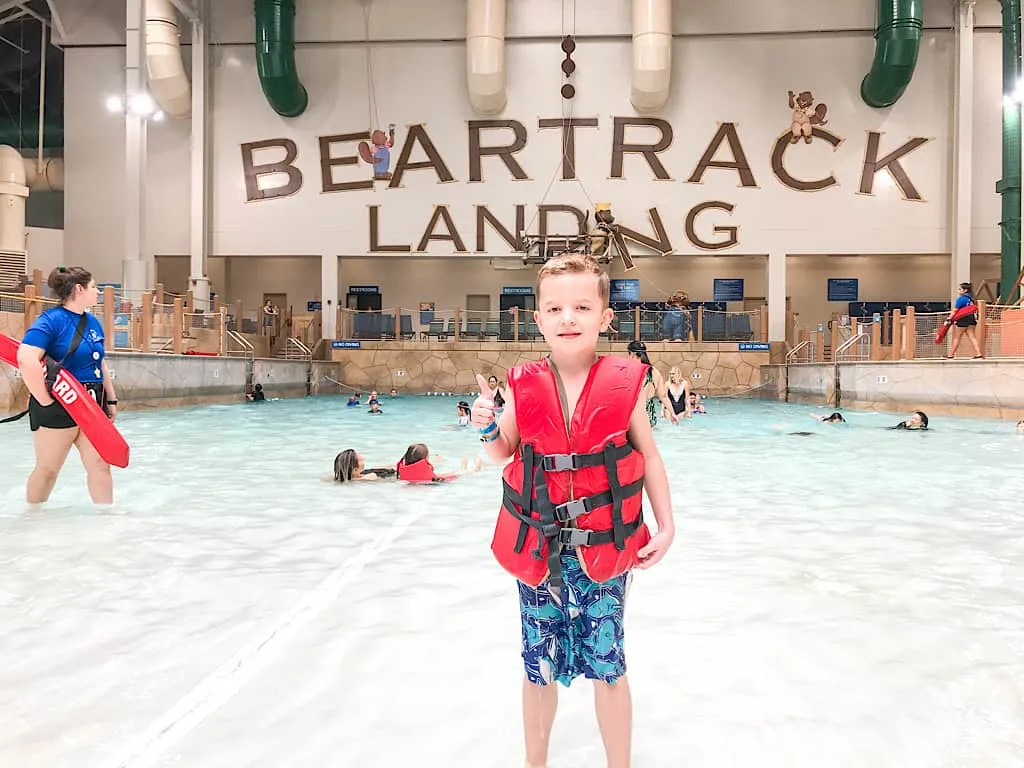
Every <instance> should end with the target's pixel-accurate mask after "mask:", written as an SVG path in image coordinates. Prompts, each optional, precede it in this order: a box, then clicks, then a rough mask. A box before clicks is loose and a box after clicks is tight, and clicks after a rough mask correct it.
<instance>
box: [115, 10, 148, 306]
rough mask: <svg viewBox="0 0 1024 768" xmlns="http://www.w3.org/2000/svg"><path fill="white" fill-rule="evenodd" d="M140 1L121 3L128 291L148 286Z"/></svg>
mask: <svg viewBox="0 0 1024 768" xmlns="http://www.w3.org/2000/svg"><path fill="white" fill-rule="evenodd" d="M144 19H145V16H144V14H143V0H127V2H126V4H125V33H126V34H125V89H124V93H125V110H124V131H125V136H124V138H125V142H124V144H125V190H124V222H125V240H124V245H125V250H124V262H123V264H122V270H121V275H122V285H123V287H124V290H125V291H127V292H129V294H134V293H136V292H139V293H141V292H142V291H144V290H146V289H148V288H149V283H150V274H151V268H150V261H151V259H150V257H149V255H148V254H147V253H146V243H145V237H146V235H145V232H146V228H145V212H146V197H145V189H146V183H145V182H146V115H145V114H144V113H145V112H147V110H144V109H141V108H140V106H139V104H138V100H139V99H143V98H148V96H147V95H146V78H145V74H144V71H143V67H144V66H145V63H146V61H145V60H146V36H145V32H144V30H143V22H144Z"/></svg>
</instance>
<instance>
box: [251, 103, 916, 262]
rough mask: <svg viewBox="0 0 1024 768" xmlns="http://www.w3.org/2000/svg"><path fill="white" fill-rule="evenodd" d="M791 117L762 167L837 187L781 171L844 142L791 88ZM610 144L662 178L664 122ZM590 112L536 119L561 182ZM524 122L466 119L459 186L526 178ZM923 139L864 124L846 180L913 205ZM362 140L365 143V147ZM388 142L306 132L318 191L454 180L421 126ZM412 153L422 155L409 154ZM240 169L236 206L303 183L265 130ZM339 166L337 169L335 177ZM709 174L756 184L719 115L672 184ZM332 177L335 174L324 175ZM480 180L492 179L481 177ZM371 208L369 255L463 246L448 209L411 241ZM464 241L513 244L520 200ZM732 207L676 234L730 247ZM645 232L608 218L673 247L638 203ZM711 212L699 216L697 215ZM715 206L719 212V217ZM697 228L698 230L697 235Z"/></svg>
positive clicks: (620, 126) (286, 148)
mask: <svg viewBox="0 0 1024 768" xmlns="http://www.w3.org/2000/svg"><path fill="white" fill-rule="evenodd" d="M789 108H790V110H791V124H790V126H789V127H788V128H787V129H786V130H785V131H783V132H782V133H781V134H780V135H779V136H778V137H777V138H776V139H775V141H774V142H773V144H772V145H771V147H770V155H769V157H770V162H769V166H770V170H771V175H772V176H773V177H774V178H775V179H776V181H777V182H778V183H779V184H781V185H782V186H783V187H785V188H787V189H791V190H794V191H797V192H819V191H821V190H825V189H829V188H830V187H833V186H836V185H837V184H839V180H838V179H837V178H836V177H835V175H834V174H833V173H832V172H828V173H823V174H822V175H819V176H817V177H816V178H798V177H797V176H795V175H794V174H793V173H791V172H790V171H789V170H788V169H787V163H786V160H787V154H788V153H791V152H799V151H801V149H802V148H803V147H804V146H805V145H807V144H811V143H812V142H814V141H822V142H825V143H827V144H828V145H830V146H831V147H832V148H833V149H835V148H837V147H838V146H839V145H840V144H841V143H842V142H843V141H844V138H843V137H842V136H840V135H838V134H836V133H833V132H832V131H830V130H828V129H826V128H825V127H824V126H825V125H826V124H827V123H828V120H827V118H826V115H827V107H826V105H824V104H821V103H818V104H817V105H815V103H814V98H813V96H812V94H811V93H810V92H807V91H804V92H801V93H799V94H796V93H794V92H792V91H791V92H789ZM611 120H612V142H611V147H610V152H609V161H610V162H609V166H610V168H609V171H610V172H609V177H610V178H611V179H622V178H623V163H624V158H625V157H626V156H627V155H638V156H640V157H641V158H642V159H643V160H644V162H645V163H646V165H647V168H648V169H649V171H650V173H651V175H652V177H653V179H657V180H661V181H671V180H672V178H673V177H672V175H671V174H670V172H669V169H668V168H666V166H665V164H664V162H663V161H662V159H661V158H660V157H659V155H660V154H661V153H663V152H664V151H665V150H667V149H668V148H669V147H670V146H671V144H672V140H673V135H674V132H673V128H672V124H671V123H670V122H668V121H667V120H663V119H661V118H656V117H612V118H611ZM598 125H599V120H598V118H596V117H577V118H569V119H566V118H541V119H540V120H538V123H537V129H538V130H552V129H558V130H560V131H561V134H562V137H561V138H562V142H561V146H562V147H563V148H564V151H563V152H562V158H561V178H562V179H563V180H572V179H576V178H577V177H576V131H577V130H582V129H587V128H596V127H597V126H598ZM630 128H643V129H646V130H647V131H648V135H649V134H650V131H652V130H653V131H654V132H655V135H656V139H655V140H654V141H651V142H649V143H638V142H635V141H627V131H628V130H629V129H630ZM527 135H528V132H527V128H526V125H525V124H523V123H522V122H520V121H518V120H508V119H506V120H470V121H468V123H467V149H468V160H469V162H468V170H469V174H468V179H466V180H467V181H470V182H480V181H487V180H488V179H485V178H484V172H483V169H484V158H488V157H490V158H497V159H498V160H500V162H501V164H502V165H503V166H504V168H505V170H506V171H507V173H508V174H509V176H510V177H511V180H513V181H530V177H529V175H528V174H527V172H526V170H525V169H524V168H523V166H522V164H521V163H520V162H519V160H518V158H517V157H516V155H517V153H519V152H520V151H521V150H522V149H523V148H524V147H526V144H527V140H528V139H527ZM928 141H929V139H928V138H925V137H911V138H909V139H906V140H905V141H903V143H901V144H898V145H897V146H894V144H895V142H893V139H892V138H891V137H887V138H886V139H885V146H884V147H883V135H882V133H880V132H878V131H867V132H866V137H865V140H864V149H863V164H862V168H861V174H860V178H859V180H858V184H857V192H858V193H859V194H863V195H871V194H873V191H874V184H875V177H876V176H877V174H878V173H880V172H881V171H886V172H887V173H888V174H889V176H890V177H891V179H892V181H893V183H894V185H895V187H896V188H897V189H898V191H899V193H900V195H901V196H902V198H903V199H904V200H905V201H915V202H920V201H922V199H923V198H922V196H921V193H920V192H919V190H918V188H917V186H915V184H914V183H913V181H912V180H911V178H910V176H909V175H908V173H907V171H906V169H905V168H904V167H903V165H902V164H901V160H903V159H904V158H905V157H906V156H907V155H909V154H910V153H911V152H914V151H915V150H917V149H919V148H920V147H922V146H923V145H925V144H926V143H928ZM366 142H371V143H372V144H373V148H371V147H369V145H367V144H366ZM394 143H395V134H394V127H393V126H389V131H388V134H387V135H386V136H385V134H384V132H383V131H379V130H377V131H373V132H372V133H371V132H367V131H362V132H358V133H342V134H336V135H330V136H320V137H318V138H317V145H318V152H319V168H320V190H319V191H320V192H321V193H335V192H339V193H340V192H360V191H369V190H373V189H374V187H375V185H383V186H384V187H386V188H387V189H396V188H401V187H402V186H403V185H402V181H403V179H404V178H405V175H406V174H408V173H416V172H423V171H426V172H432V173H433V174H434V176H435V177H436V180H437V182H438V183H450V182H457V181H460V180H459V179H456V178H455V176H454V175H453V174H452V172H451V169H450V167H449V164H448V162H447V160H446V158H445V157H444V155H443V154H442V153H441V152H440V151H439V150H438V148H437V145H436V144H435V142H434V140H433V138H432V137H431V135H430V132H429V131H428V130H427V127H426V126H425V125H423V124H416V125H410V126H409V127H408V129H407V131H406V135H405V139H404V142H402V144H401V148H400V150H399V152H398V158H397V160H396V161H395V162H394V167H393V169H391V168H388V167H385V165H387V164H390V162H391V155H390V152H387V151H384V150H385V149H386V150H390V148H391V146H393V145H394ZM414 154H415V155H416V156H417V157H423V158H425V159H421V160H413V159H412V157H413V156H414ZM241 155H242V172H243V176H244V180H245V190H246V202H257V201H270V200H274V199H275V198H279V197H288V196H291V195H295V194H297V193H299V192H300V191H301V189H302V188H303V185H304V181H305V179H304V176H303V173H302V171H301V170H300V169H299V168H298V167H297V166H296V165H295V161H296V159H297V158H298V155H299V148H298V145H297V144H296V143H295V141H293V140H292V139H288V138H273V139H266V140H263V141H255V142H248V143H244V144H242V145H241ZM345 170H348V171H349V172H348V173H347V174H345V173H344V171H345ZM710 170H718V171H727V172H732V173H735V174H736V177H737V181H738V185H739V186H740V187H757V186H758V182H757V179H756V177H755V174H754V170H753V169H752V167H751V164H750V161H749V159H748V153H747V150H746V148H745V147H744V145H743V142H742V141H741V139H740V134H739V131H738V129H737V126H736V124H735V123H732V122H724V123H720V124H719V125H718V128H717V130H716V131H715V133H714V135H713V136H712V137H711V139H710V141H709V142H708V143H707V145H706V147H705V149H704V151H703V153H702V154H701V155H700V158H699V160H698V161H697V163H696V165H695V166H694V167H693V170H692V171H691V172H690V174H689V175H688V176H687V178H686V180H685V182H684V183H686V184H700V183H701V181H702V180H703V179H704V177H705V174H707V173H708V171H710ZM336 173H339V174H340V175H343V176H346V177H347V178H345V179H344V180H339V179H337V178H336ZM490 180H495V177H492V179H490ZM382 208H383V206H380V205H369V206H367V217H368V220H367V225H368V226H367V229H368V238H367V241H368V247H367V251H368V252H370V253H412V252H425V251H427V249H428V248H429V247H430V244H431V243H434V242H445V243H448V244H449V247H450V248H451V249H452V250H454V251H456V252H468V251H469V248H468V247H467V243H466V239H465V238H464V237H463V235H462V233H461V232H459V230H458V229H457V227H456V224H455V221H454V219H453V218H452V214H451V211H450V210H449V206H448V205H434V206H433V211H432V212H431V213H430V214H429V216H425V217H424V220H425V226H424V228H423V234H422V236H421V237H420V238H419V240H418V242H416V243H415V245H414V244H413V243H383V242H382V240H381V234H380V232H381V219H382V216H383V215H384V214H383V212H382ZM475 208H476V216H475V224H476V231H475V233H474V234H475V241H474V243H473V245H474V250H475V251H476V252H481V253H487V252H489V249H488V243H487V230H488V227H490V229H491V230H492V231H493V232H494V233H495V234H497V235H498V237H500V239H501V240H503V241H504V242H505V243H506V244H507V245H508V246H509V248H510V249H512V250H519V249H520V247H521V244H522V243H521V235H522V233H523V228H524V226H525V223H526V208H527V204H526V203H517V204H515V205H514V210H511V211H506V212H504V213H503V217H504V218H503V217H502V216H499V215H498V214H496V213H495V212H493V211H491V210H490V209H489V208H488V206H487V205H476V206H475ZM735 208H736V206H735V205H734V204H733V203H730V202H728V201H724V200H705V201H702V202H699V203H697V204H696V205H693V206H691V207H690V208H689V210H688V211H687V212H686V214H685V216H684V217H683V224H684V226H683V229H684V233H685V236H686V239H687V240H688V241H689V242H690V243H691V244H692V245H693V246H694V247H696V248H699V249H701V250H705V251H722V250H726V249H729V248H733V247H735V246H737V245H738V244H739V237H738V231H739V228H738V226H737V225H736V224H733V223H727V224H722V223H720V222H722V221H725V222H731V221H732V214H733V212H734V210H735ZM536 213H537V222H538V225H537V228H538V231H539V233H540V234H541V235H546V234H551V222H550V219H551V217H552V216H553V215H556V214H559V215H561V217H562V219H565V217H566V215H567V216H568V217H569V220H571V219H572V218H573V217H574V218H575V220H576V224H577V227H576V230H577V233H578V234H584V233H585V232H586V220H587V215H586V213H585V212H584V211H583V210H581V209H579V208H577V207H576V206H572V205H563V204H547V203H540V204H537V205H536ZM647 213H648V219H649V229H648V231H647V233H644V232H641V231H638V230H636V229H631V228H628V227H626V226H621V225H620V226H619V230H620V232H621V234H622V235H623V236H624V237H626V238H627V239H629V240H631V241H633V242H634V243H637V244H638V245H640V246H641V248H643V249H650V250H651V251H654V252H657V253H663V254H664V253H670V252H672V251H673V250H675V248H674V246H673V244H672V241H671V239H670V237H669V233H668V231H667V229H666V227H665V223H664V220H663V218H662V215H661V213H660V212H659V210H658V208H656V207H653V208H649V209H648V211H647ZM712 213H718V214H720V215H719V216H716V217H715V218H714V219H713V220H712V224H711V226H710V227H708V226H707V223H708V222H705V221H701V219H703V218H704V217H705V216H711V215H712ZM721 214H724V216H722V215H721ZM698 230H700V231H698Z"/></svg>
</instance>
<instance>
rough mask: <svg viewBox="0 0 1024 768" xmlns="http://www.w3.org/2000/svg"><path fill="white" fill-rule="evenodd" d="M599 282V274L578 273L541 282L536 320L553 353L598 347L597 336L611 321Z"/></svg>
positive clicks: (555, 276)
mask: <svg viewBox="0 0 1024 768" xmlns="http://www.w3.org/2000/svg"><path fill="white" fill-rule="evenodd" d="M598 280H599V278H598V276H597V275H591V274H581V273H577V274H568V275H554V276H553V277H548V278H545V279H544V281H543V282H541V284H540V289H539V291H540V295H539V296H538V303H537V311H536V312H534V313H533V317H534V320H535V321H536V322H537V327H538V328H539V329H540V332H541V333H542V334H543V335H544V341H546V342H547V343H548V346H549V347H551V351H552V352H563V353H567V354H572V353H574V352H580V351H584V350H593V349H595V348H596V347H597V338H598V336H599V335H600V333H601V332H602V331H604V330H606V329H607V328H608V324H609V323H610V322H611V321H612V311H611V309H609V308H608V306H607V305H606V304H605V302H604V301H603V300H602V299H601V295H600V293H599V291H598Z"/></svg>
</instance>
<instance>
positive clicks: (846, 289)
mask: <svg viewBox="0 0 1024 768" xmlns="http://www.w3.org/2000/svg"><path fill="white" fill-rule="evenodd" d="M859 282H860V281H859V280H858V279H857V278H856V277H830V278H829V279H828V300H829V301H860V297H859V296H858V292H859Z"/></svg>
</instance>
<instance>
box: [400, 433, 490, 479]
mask: <svg viewBox="0 0 1024 768" xmlns="http://www.w3.org/2000/svg"><path fill="white" fill-rule="evenodd" d="M481 467H483V459H481V458H480V457H479V456H477V457H476V458H475V459H474V461H473V467H472V468H470V466H469V459H468V458H467V457H465V456H463V457H462V465H461V466H460V467H459V471H458V472H448V473H445V474H443V475H439V474H438V473H437V471H436V470H435V469H434V465H433V464H431V463H430V449H429V448H428V447H427V446H426V444H425V443H413V444H412V445H410V446H409V447H408V449H406V451H405V455H404V456H403V457H402V460H401V461H399V462H398V479H399V480H405V481H407V482H410V483H446V482H449V481H450V480H454V479H455V478H457V477H458V476H459V475H463V474H466V473H467V472H479V471H480V469H481Z"/></svg>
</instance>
